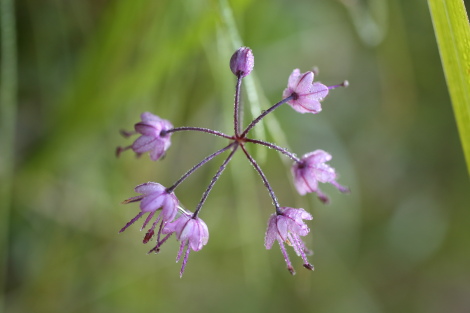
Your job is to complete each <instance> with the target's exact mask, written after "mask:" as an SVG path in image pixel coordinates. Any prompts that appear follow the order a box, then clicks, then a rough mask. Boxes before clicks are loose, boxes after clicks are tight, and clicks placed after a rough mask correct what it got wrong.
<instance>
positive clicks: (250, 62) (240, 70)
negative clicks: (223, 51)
mask: <svg viewBox="0 0 470 313" xmlns="http://www.w3.org/2000/svg"><path fill="white" fill-rule="evenodd" d="M254 66H255V58H254V57H253V52H251V49H250V48H248V47H241V48H239V49H238V50H237V51H235V53H234V54H233V55H232V58H231V59H230V69H231V70H232V73H233V74H234V75H235V76H237V77H238V76H240V77H245V76H247V75H248V74H250V73H251V71H252V70H253V67H254Z"/></svg>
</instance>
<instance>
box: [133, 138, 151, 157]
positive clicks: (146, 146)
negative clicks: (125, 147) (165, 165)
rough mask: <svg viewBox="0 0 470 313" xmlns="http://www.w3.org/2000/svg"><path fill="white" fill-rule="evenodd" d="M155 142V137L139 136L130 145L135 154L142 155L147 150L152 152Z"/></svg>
mask: <svg viewBox="0 0 470 313" xmlns="http://www.w3.org/2000/svg"><path fill="white" fill-rule="evenodd" d="M156 142H157V139H156V138H155V137H150V136H140V137H139V138H137V140H136V141H134V143H133V144H132V150H134V152H136V153H144V152H147V151H149V150H152V149H153V148H154V146H155V144H156Z"/></svg>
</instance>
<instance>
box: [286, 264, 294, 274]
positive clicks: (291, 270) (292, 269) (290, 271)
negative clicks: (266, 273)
mask: <svg viewBox="0 0 470 313" xmlns="http://www.w3.org/2000/svg"><path fill="white" fill-rule="evenodd" d="M287 270H288V271H289V273H290V274H291V275H295V270H294V268H293V267H292V266H288V267H287Z"/></svg>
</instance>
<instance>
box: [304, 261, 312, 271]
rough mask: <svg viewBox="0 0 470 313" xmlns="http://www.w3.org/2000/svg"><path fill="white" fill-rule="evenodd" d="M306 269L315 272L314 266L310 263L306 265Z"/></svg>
mask: <svg viewBox="0 0 470 313" xmlns="http://www.w3.org/2000/svg"><path fill="white" fill-rule="evenodd" d="M304 267H305V268H306V269H308V270H311V271H313V270H314V268H313V265H312V264H310V263H305V264H304Z"/></svg>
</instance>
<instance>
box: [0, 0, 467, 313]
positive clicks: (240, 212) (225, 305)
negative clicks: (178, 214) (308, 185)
mask: <svg viewBox="0 0 470 313" xmlns="http://www.w3.org/2000/svg"><path fill="white" fill-rule="evenodd" d="M15 5H16V19H17V25H16V31H17V39H18V55H17V57H18V75H19V85H18V105H17V120H16V131H15V147H14V156H15V157H14V164H12V165H11V166H12V167H13V168H14V175H13V177H12V178H11V179H8V182H7V183H9V184H11V188H12V194H11V197H9V199H6V200H5V201H2V200H0V203H2V204H0V206H1V207H2V219H1V221H0V223H1V225H0V226H1V227H0V236H1V239H2V243H3V247H4V249H3V251H2V252H1V254H2V256H1V257H2V262H3V263H2V264H3V265H2V266H3V267H4V271H3V274H2V275H3V276H2V277H3V278H4V279H3V281H2V286H1V287H2V302H3V303H2V304H3V309H4V310H5V312H12V313H17V312H41V313H42V312H48V313H49V312H68V313H74V312H93V313H94V312H113V313H120V312H333V313H334V312H338V313H339V312H348V313H353V312H371V313H375V312H427V313H432V312H468V311H469V310H470V297H469V295H470V279H469V278H470V252H469V243H470V210H469V208H470V205H469V203H470V202H469V200H470V184H469V180H468V176H467V171H466V167H465V163H464V159H463V155H462V151H461V145H460V142H459V138H458V134H457V131H456V125H455V122H454V118H453V115H452V107H451V104H450V100H449V95H448V93H447V89H446V85H445V80H444V76H443V72H442V68H441V64H440V60H439V54H438V50H437V47H436V42H435V37H434V34H433V29H432V23H431V20H430V16H429V11H428V7H427V4H426V2H425V1H408V0H399V1H395V0H374V1H362V0H343V1H333V0H331V1H319V0H317V1H311V0H305V1H301V0H298V1H285V0H274V1H273V0H256V1H255V0H236V1H235V0H233V1H226V0H220V1H217V0H198V1H183V0H171V1H170V0H159V1H111V0H108V1H105V0H99V1H97V0H86V1H67V0H42V1H36V0H23V1H16V4H15ZM240 45H246V46H249V47H251V48H252V49H253V52H254V55H255V71H254V72H253V74H252V75H251V76H250V77H249V79H247V80H246V82H245V87H247V89H244V94H243V97H244V98H243V99H244V100H243V105H244V107H245V111H244V113H245V123H247V122H248V121H250V120H251V119H252V114H253V113H254V114H256V112H258V111H259V110H262V109H265V108H267V107H269V105H270V104H273V103H275V102H277V101H279V100H280V99H281V95H282V91H283V89H284V88H285V86H286V83H287V78H288V75H289V74H290V72H291V71H292V69H294V68H300V69H301V70H302V71H307V70H310V69H311V68H312V67H313V66H318V68H319V69H320V74H319V80H321V81H322V82H323V83H325V84H328V85H332V84H336V83H339V82H341V81H343V80H344V79H347V80H349V82H350V87H349V88H342V89H337V90H335V91H334V92H331V94H330V95H329V96H328V97H327V99H326V100H325V101H324V102H323V108H324V109H323V111H322V112H321V113H320V114H318V115H309V114H307V115H301V114H298V113H296V112H295V111H293V110H292V109H291V108H290V107H288V106H283V107H281V108H279V109H278V110H276V111H275V112H274V113H273V114H271V115H269V116H268V117H267V118H266V120H265V123H264V124H262V125H259V126H258V127H257V131H256V133H255V134H256V136H258V137H259V138H264V139H265V140H269V141H273V142H277V143H279V144H281V145H284V146H288V147H289V148H290V149H291V150H292V151H294V152H296V153H297V154H298V155H302V154H304V153H307V152H310V151H313V150H315V149H324V150H326V151H328V152H330V153H331V154H332V155H333V160H332V161H331V162H330V164H331V165H332V166H333V167H335V168H336V170H337V171H338V172H339V173H340V178H339V182H340V183H342V184H344V185H348V186H350V188H351V190H352V192H351V194H349V195H343V194H340V193H339V192H337V191H336V190H335V189H334V188H332V187H331V186H324V187H323V190H324V191H325V192H326V193H328V194H329V195H330V197H331V204H330V205H323V204H322V203H321V202H320V201H318V200H317V199H316V198H315V196H313V195H307V196H304V197H301V196H299V195H298V194H297V193H296V191H295V189H294V188H293V184H292V178H291V175H290V162H289V160H286V159H285V158H284V157H282V156H281V157H279V156H278V155H277V153H276V152H275V151H271V150H269V151H264V150H262V149H251V150H250V151H252V152H253V154H254V155H256V157H257V160H258V161H259V163H260V165H261V166H262V168H263V169H264V170H265V172H266V175H267V176H268V179H269V180H270V182H271V184H272V185H273V188H274V190H275V192H276V194H277V196H278V198H279V200H280V202H281V204H282V205H285V206H292V207H303V208H305V209H307V210H308V211H309V212H311V213H312V215H313V216H314V220H313V221H311V222H309V225H310V227H311V233H310V234H309V235H308V236H307V237H306V238H305V241H306V242H307V245H308V246H309V247H311V248H312V249H313V250H314V253H315V254H314V255H313V256H311V257H310V260H311V261H312V263H313V264H314V265H315V271H314V272H309V271H306V270H304V269H303V268H302V266H301V264H302V263H301V260H300V258H297V257H296V256H295V255H294V253H293V251H292V249H290V250H289V252H290V255H291V259H292V261H293V264H294V266H295V267H296V269H297V275H296V276H293V277H292V276H291V275H289V273H288V271H287V270H286V266H285V263H284V260H283V257H282V254H281V252H280V250H279V248H278V246H277V244H276V245H275V246H274V247H273V249H272V250H266V249H265V248H264V232H265V228H266V222H267V219H268V217H269V216H270V214H272V213H273V207H272V205H271V203H270V198H269V196H268V193H267V192H266V190H265V189H263V185H262V182H261V180H260V179H259V177H258V176H257V174H256V172H255V171H254V170H253V168H252V166H251V165H250V164H249V163H248V162H247V161H246V160H245V159H244V158H243V155H242V154H238V155H237V156H236V157H235V159H234V160H233V162H232V163H231V164H230V165H229V167H228V168H227V170H226V171H225V172H224V174H223V176H222V178H221V179H220V180H219V182H218V183H217V185H216V186H215V188H214V189H213V191H212V193H211V194H210V196H209V198H208V200H207V202H206V204H205V205H204V207H203V209H202V211H201V217H202V218H203V220H204V221H206V223H207V224H208V226H209V230H210V240H209V243H208V245H207V246H205V247H204V248H203V249H202V250H201V251H200V252H196V253H194V252H193V253H191V255H190V258H189V263H188V266H187V268H186V272H185V275H184V277H183V278H182V279H180V278H179V275H178V273H179V269H180V264H176V263H175V257H176V253H177V250H178V244H177V242H176V241H175V240H174V238H172V239H171V240H170V241H169V242H168V243H167V244H165V246H164V247H163V249H162V251H161V253H160V254H158V255H154V254H152V255H147V254H146V253H147V251H148V250H149V249H150V248H151V246H149V245H143V244H142V236H143V234H144V233H143V232H140V231H139V225H135V226H134V227H131V228H129V229H128V230H127V231H126V232H124V233H122V234H118V230H119V229H120V228H121V227H122V226H123V225H125V223H127V222H128V221H129V220H130V219H131V218H132V217H134V215H135V214H136V213H137V211H138V206H137V205H136V204H129V205H122V204H120V202H121V201H122V200H124V199H126V198H128V197H131V196H134V195H135V194H134V192H133V188H134V187H135V186H136V185H138V184H140V183H143V182H147V181H157V182H159V183H161V184H163V185H167V186H169V185H170V184H172V183H173V182H174V181H176V180H177V179H178V178H179V177H180V175H182V174H183V173H184V172H185V171H186V170H187V169H189V168H190V167H191V166H192V165H194V164H195V163H197V162H199V160H201V159H202V158H203V157H205V156H206V155H208V154H210V153H211V152H212V151H215V150H216V149H219V148H221V147H222V146H223V145H224V144H225V141H224V140H222V139H220V138H215V137H213V136H210V135H206V134H202V133H195V134H192V133H177V134H174V135H173V137H172V147H171V148H170V150H169V151H168V153H167V156H166V158H165V159H164V160H162V161H158V162H152V161H150V160H149V158H148V157H147V156H143V157H142V158H140V159H138V158H136V157H135V156H134V155H133V154H132V153H131V152H129V151H128V152H127V153H123V155H122V156H121V157H120V158H116V157H115V155H114V151H115V148H116V146H125V145H128V144H130V143H131V142H132V139H126V138H123V137H121V136H120V135H119V130H120V129H128V130H130V129H132V127H133V124H134V123H136V122H137V121H138V120H139V115H140V113H141V112H144V111H150V112H153V113H155V114H158V115H159V116H161V117H163V118H166V119H169V120H170V121H171V122H172V123H173V124H174V125H175V126H184V125H186V126H189V125H191V126H200V127H210V128H214V129H218V130H220V131H223V132H227V133H230V132H231V131H232V129H233V126H232V109H233V93H234V84H235V78H234V76H233V74H232V73H231V72H230V70H229V67H228V61H229V58H230V56H231V54H232V53H233V51H234V50H235V49H236V48H237V47H239V46H240ZM247 90H248V92H247ZM10 148H11V147H2V149H10ZM222 160H223V157H219V158H217V159H215V160H214V161H212V162H211V163H210V164H208V165H206V166H205V167H204V168H202V169H200V170H199V171H198V172H196V173H195V174H194V175H193V176H192V177H191V178H190V179H188V180H187V181H185V183H184V184H183V185H181V186H180V187H179V188H178V189H177V190H176V194H177V196H178V197H179V199H180V200H181V202H182V204H183V205H184V206H185V207H186V208H188V209H189V210H193V209H194V207H195V206H196V204H197V202H198V201H199V199H200V197H201V194H202V193H203V191H204V189H205V187H206V186H207V184H208V183H209V181H210V179H211V177H212V176H213V175H214V173H215V172H216V170H217V168H218V167H219V165H220V163H221V162H222Z"/></svg>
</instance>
